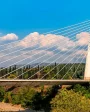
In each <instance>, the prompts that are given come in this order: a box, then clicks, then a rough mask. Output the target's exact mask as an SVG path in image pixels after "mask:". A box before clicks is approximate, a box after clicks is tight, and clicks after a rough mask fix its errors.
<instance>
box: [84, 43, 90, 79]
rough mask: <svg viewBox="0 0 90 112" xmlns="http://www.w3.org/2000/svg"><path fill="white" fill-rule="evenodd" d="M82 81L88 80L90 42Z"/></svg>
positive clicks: (89, 75) (89, 73)
mask: <svg viewBox="0 0 90 112" xmlns="http://www.w3.org/2000/svg"><path fill="white" fill-rule="evenodd" d="M84 80H90V42H89V44H88V52H87V57H86V65H85V73H84Z"/></svg>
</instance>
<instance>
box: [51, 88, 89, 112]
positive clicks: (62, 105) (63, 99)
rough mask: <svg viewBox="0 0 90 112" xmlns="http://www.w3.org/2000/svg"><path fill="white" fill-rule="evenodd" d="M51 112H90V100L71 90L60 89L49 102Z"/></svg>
mask: <svg viewBox="0 0 90 112" xmlns="http://www.w3.org/2000/svg"><path fill="white" fill-rule="evenodd" d="M51 108H52V112H90V100H89V99H87V98H86V97H84V96H82V94H79V93H75V92H74V91H73V90H66V89H62V90H61V91H59V92H58V94H57V95H56V96H55V98H53V99H52V101H51Z"/></svg>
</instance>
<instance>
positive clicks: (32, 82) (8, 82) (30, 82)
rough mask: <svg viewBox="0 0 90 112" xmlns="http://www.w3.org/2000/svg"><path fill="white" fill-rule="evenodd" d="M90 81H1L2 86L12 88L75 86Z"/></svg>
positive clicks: (89, 81)
mask: <svg viewBox="0 0 90 112" xmlns="http://www.w3.org/2000/svg"><path fill="white" fill-rule="evenodd" d="M89 83H90V80H60V79H57V80H40V79H37V80H36V79H32V80H26V79H15V80H14V79H12V80H11V79H0V85H1V86H5V85H7V86H8V85H9V86H10V85H12V86H24V85H30V86H39V85H74V84H82V85H84V84H89Z"/></svg>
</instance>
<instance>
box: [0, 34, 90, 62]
mask: <svg viewBox="0 0 90 112" xmlns="http://www.w3.org/2000/svg"><path fill="white" fill-rule="evenodd" d="M89 38H90V37H89V33H87V32H81V33H80V34H77V35H76V39H77V41H76V42H75V41H73V40H71V39H70V38H69V37H64V36H62V35H54V34H47V35H43V34H39V33H38V32H34V33H30V34H29V35H27V36H26V37H24V39H23V40H22V41H21V42H19V43H18V44H17V45H18V47H16V48H14V49H10V50H8V51H5V52H4V54H7V53H10V52H14V50H19V49H21V48H22V47H23V48H25V47H30V48H32V50H33V51H31V49H26V50H23V51H19V52H16V53H14V54H13V55H12V54H11V55H9V56H6V57H3V60H7V59H10V58H13V57H15V56H18V55H20V54H22V53H24V55H21V56H20V57H18V58H17V59H14V60H13V61H10V63H13V62H17V61H18V60H22V59H24V58H27V57H28V56H30V58H29V60H28V61H26V62H29V61H32V60H34V59H37V58H39V57H40V56H43V55H46V56H44V57H42V58H41V59H40V60H38V61H39V62H40V61H41V62H42V61H43V60H46V59H48V58H49V57H51V56H53V58H51V59H50V61H51V62H52V61H54V60H55V59H57V58H58V57H60V56H61V55H62V54H63V53H64V52H66V51H68V50H69V49H72V48H73V47H74V46H75V45H76V43H77V46H83V45H87V44H88V41H89ZM17 39H18V36H17V35H16V34H14V33H11V34H7V35H5V36H3V37H1V38H0V40H2V41H7V40H17ZM12 45H13V44H12ZM15 45H16V44H15ZM13 46H14V45H13ZM53 46H54V47H53ZM33 47H34V48H36V49H37V48H39V49H37V50H34V49H33ZM52 47H53V49H49V48H52ZM45 49H47V50H45ZM55 49H56V50H57V51H56V52H53V50H54V51H55ZM74 50H75V49H73V50H72V51H71V52H70V53H73V54H77V57H78V56H79V55H80V54H81V53H82V52H83V56H86V51H85V50H84V49H82V48H81V49H79V50H78V51H77V52H74ZM27 52H28V53H27ZM57 52H59V54H58V55H56V56H54V55H55V54H56V53H57ZM25 53H26V54H25ZM70 53H68V54H66V55H65V56H63V57H61V58H60V59H58V61H57V62H61V61H62V60H63V59H64V58H65V57H68V55H70ZM0 55H1V53H0ZM33 55H34V56H33ZM71 57H72V58H73V55H71ZM71 57H70V58H71ZM0 60H1V59H0ZM1 61H2V60H1ZM67 61H69V58H68V59H66V61H65V62H67Z"/></svg>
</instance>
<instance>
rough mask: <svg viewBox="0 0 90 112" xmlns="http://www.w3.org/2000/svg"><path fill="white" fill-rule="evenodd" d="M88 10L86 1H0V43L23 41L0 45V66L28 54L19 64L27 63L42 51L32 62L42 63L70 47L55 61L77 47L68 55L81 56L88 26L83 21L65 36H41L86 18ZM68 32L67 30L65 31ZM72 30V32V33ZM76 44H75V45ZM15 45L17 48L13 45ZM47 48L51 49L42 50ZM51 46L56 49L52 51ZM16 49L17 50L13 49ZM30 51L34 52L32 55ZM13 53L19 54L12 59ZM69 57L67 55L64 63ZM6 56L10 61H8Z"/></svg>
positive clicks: (87, 36) (88, 14)
mask: <svg viewBox="0 0 90 112" xmlns="http://www.w3.org/2000/svg"><path fill="white" fill-rule="evenodd" d="M89 11H90V0H1V1H0V45H3V44H6V43H8V42H11V41H18V40H20V39H23V40H22V41H20V42H18V43H17V44H16V43H15V44H10V45H6V46H3V47H1V46H0V50H1V51H0V66H1V65H2V66H5V65H6V64H7V65H10V64H12V63H15V62H18V61H19V60H20V59H21V60H22V59H24V58H27V57H28V56H31V57H29V59H27V60H25V61H24V62H23V63H26V62H30V61H32V60H35V59H37V58H38V57H40V56H42V55H43V54H46V56H44V57H42V58H41V59H38V61H35V62H34V63H37V62H42V61H43V60H45V59H47V58H49V57H51V56H54V55H55V54H56V53H58V52H61V53H59V54H58V55H56V56H55V57H53V58H51V59H50V60H49V61H46V62H52V61H53V60H55V59H57V58H58V57H60V55H63V54H64V53H65V52H67V51H69V50H70V49H71V48H72V47H75V48H74V49H73V50H72V51H71V52H69V53H68V54H66V55H65V56H63V57H62V58H60V59H58V60H57V62H61V60H63V59H64V58H65V57H66V56H67V57H68V56H69V55H70V53H73V51H74V50H76V49H77V48H79V47H80V46H81V48H79V50H78V51H77V50H76V51H74V53H73V54H72V55H71V56H72V57H73V55H74V54H77V57H78V56H79V55H80V54H81V53H82V54H83V57H86V49H85V47H84V46H86V45H87V44H88V41H89V33H88V32H87V30H88V29H89V28H88V26H87V24H86V25H84V26H83V27H81V26H80V25H79V28H83V30H82V31H80V30H78V28H74V29H75V30H77V31H76V32H74V31H73V30H70V31H71V33H70V34H69V35H64V34H62V35H61V34H54V33H53V34H51V33H50V34H47V35H45V34H43V33H46V32H49V31H53V30H56V29H60V28H63V27H66V26H70V25H73V24H76V23H80V22H83V21H85V20H89V19H90V13H89ZM88 24H89V23H88ZM85 29H87V30H85ZM66 30H69V28H66ZM70 31H67V32H68V33H69V32H70ZM56 33H57V32H56ZM73 33H75V34H74V35H73ZM71 38H73V39H77V41H76V42H75V41H74V40H73V39H71ZM49 40H50V41H49ZM76 43H77V44H78V45H75V44H76ZM64 44H65V45H64ZM16 45H17V47H15V46H16ZM62 45H63V46H62ZM39 47H40V48H39ZM49 47H51V48H50V49H48V50H46V49H47V48H49ZM83 47H84V48H83ZM7 48H8V50H7ZM37 48H39V49H37ZM20 49H23V50H20ZM55 49H56V51H54V52H53V50H55ZM16 50H20V51H18V52H16ZM2 51H3V52H2ZM14 51H15V52H14ZM13 52H14V53H13ZM39 52H40V53H39ZM23 53H24V54H23ZM25 53H26V54H25ZM22 54H23V55H22ZM33 54H36V55H34V56H33ZM21 55H22V56H21ZM16 56H19V57H17V58H14V57H16ZM72 57H69V58H68V59H67V60H66V61H65V63H66V62H68V60H69V59H71V58H72ZM81 57H82V56H81ZM9 59H12V60H10V62H9V61H8V60H9ZM74 60H76V58H75V59H74ZM4 62H5V63H4Z"/></svg>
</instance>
